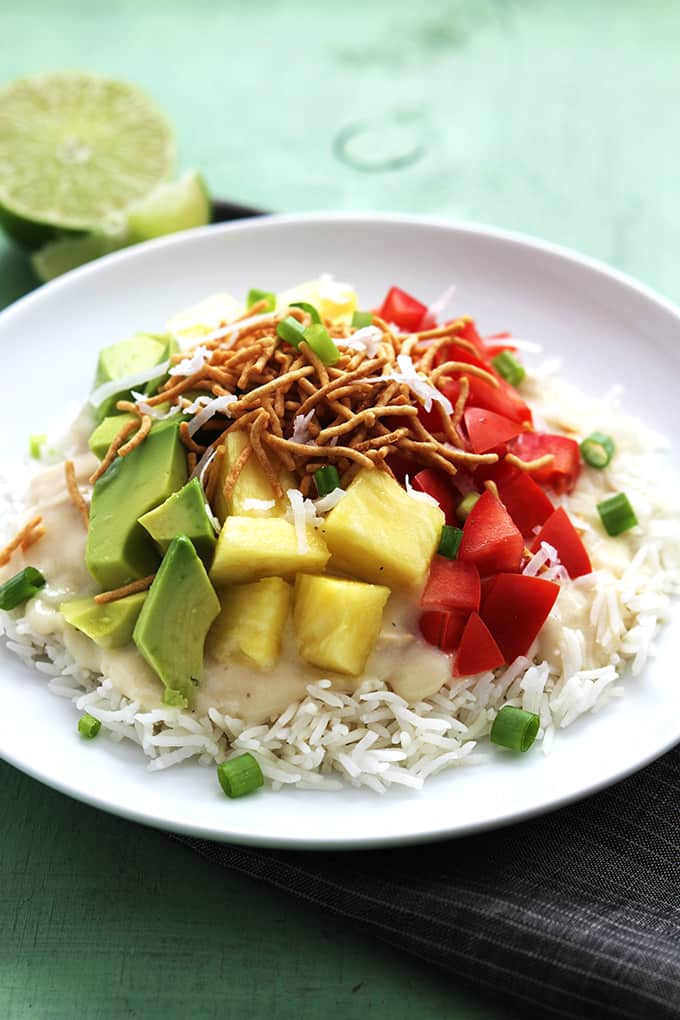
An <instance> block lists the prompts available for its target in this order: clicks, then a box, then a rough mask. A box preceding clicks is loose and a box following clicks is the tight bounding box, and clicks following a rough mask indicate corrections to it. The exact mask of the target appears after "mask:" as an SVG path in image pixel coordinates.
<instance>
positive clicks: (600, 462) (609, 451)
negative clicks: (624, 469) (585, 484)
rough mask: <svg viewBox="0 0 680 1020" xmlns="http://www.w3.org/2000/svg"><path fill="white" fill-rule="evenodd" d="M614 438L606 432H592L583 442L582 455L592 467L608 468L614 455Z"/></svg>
mask: <svg viewBox="0 0 680 1020" xmlns="http://www.w3.org/2000/svg"><path fill="white" fill-rule="evenodd" d="M615 449H616V447H615V446H614V440H613V439H612V437H611V436H608V435H606V434H605V433H604V432H591V433H590V435H589V436H588V437H587V438H586V439H584V440H583V442H582V443H581V456H582V457H583V459H584V461H585V462H586V464H590V466H591V467H594V468H598V469H600V470H601V469H602V468H606V466H607V464H609V461H610V460H611V459H612V457H613V456H614V450H615Z"/></svg>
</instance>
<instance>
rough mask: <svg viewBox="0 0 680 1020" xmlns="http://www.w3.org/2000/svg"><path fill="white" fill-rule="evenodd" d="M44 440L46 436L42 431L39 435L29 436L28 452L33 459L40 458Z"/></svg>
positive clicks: (45, 440)
mask: <svg viewBox="0 0 680 1020" xmlns="http://www.w3.org/2000/svg"><path fill="white" fill-rule="evenodd" d="M46 442H47V436H46V435H44V433H42V432H41V433H40V435H35V436H31V437H30V438H29V440H28V452H29V454H30V455H31V457H32V458H33V460H40V454H41V453H42V448H43V446H44V445H45V443H46Z"/></svg>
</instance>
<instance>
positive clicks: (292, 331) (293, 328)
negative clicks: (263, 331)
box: [276, 315, 305, 348]
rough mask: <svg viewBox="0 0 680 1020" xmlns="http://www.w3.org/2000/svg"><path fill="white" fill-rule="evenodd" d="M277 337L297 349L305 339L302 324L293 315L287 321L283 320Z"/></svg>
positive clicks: (279, 325)
mask: <svg viewBox="0 0 680 1020" xmlns="http://www.w3.org/2000/svg"><path fill="white" fill-rule="evenodd" d="M276 335H277V336H280V337H281V339H282V340H285V341H286V343H287V344H292V345H293V347H295V348H297V347H298V346H299V344H300V341H301V340H304V339H305V337H304V327H303V325H302V323H301V322H298V321H297V319H294V318H293V316H292V315H289V316H288V318H287V319H283V320H282V321H281V322H280V323H279V324H278V326H277V327H276Z"/></svg>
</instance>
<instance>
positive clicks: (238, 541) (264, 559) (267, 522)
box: [210, 517, 330, 585]
mask: <svg viewBox="0 0 680 1020" xmlns="http://www.w3.org/2000/svg"><path fill="white" fill-rule="evenodd" d="M306 534H307V550H306V551H305V552H298V542H297V535H296V532H295V527H294V526H293V525H292V524H289V523H288V521H284V520H283V519H282V518H281V517H227V519H226V521H225V522H224V527H223V528H222V530H221V532H220V537H219V538H218V540H217V548H216V550H215V558H214V560H213V565H212V570H211V571H210V578H211V580H212V581H213V583H214V584H218V585H220V584H239V583H241V582H246V581H257V580H259V579H260V578H261V577H293V576H294V575H295V574H297V573H298V571H300V570H323V568H324V567H325V566H326V563H327V562H328V559H329V557H330V553H329V552H328V549H327V548H326V543H325V542H324V540H323V539H322V538H321V536H320V535H319V534H318V533H317V532H316V531H315V530H314V528H311V527H308V528H307V531H306Z"/></svg>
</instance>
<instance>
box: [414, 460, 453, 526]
mask: <svg viewBox="0 0 680 1020" xmlns="http://www.w3.org/2000/svg"><path fill="white" fill-rule="evenodd" d="M413 488H414V489H418V490H419V492H426V493H427V494H428V496H432V497H433V499H436V500H437V502H438V503H439V505H440V507H441V508H442V510H443V511H444V516H445V517H446V523H447V524H456V523H457V522H456V503H457V501H458V493H457V491H456V490H455V489H454V488H453V487H452V485H451V483H450V482H449V481H448V476H447V475H445V474H444V472H443V471H437V469H436V468H425V470H424V471H419V472H418V474H417V475H415V476H414V478H413Z"/></svg>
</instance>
